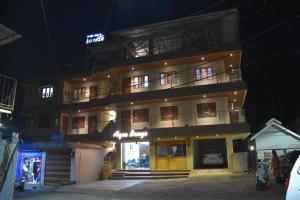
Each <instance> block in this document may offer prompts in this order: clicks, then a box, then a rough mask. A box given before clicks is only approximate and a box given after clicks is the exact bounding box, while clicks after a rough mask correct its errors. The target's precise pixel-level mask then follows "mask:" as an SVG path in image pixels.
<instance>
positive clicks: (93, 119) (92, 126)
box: [88, 116, 97, 133]
mask: <svg viewBox="0 0 300 200" xmlns="http://www.w3.org/2000/svg"><path fill="white" fill-rule="evenodd" d="M88 129H89V130H88V131H89V133H96V132H97V116H89V126H88Z"/></svg>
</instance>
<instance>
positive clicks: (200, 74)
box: [195, 67, 213, 81]
mask: <svg viewBox="0 0 300 200" xmlns="http://www.w3.org/2000/svg"><path fill="white" fill-rule="evenodd" d="M204 79H207V80H212V79H213V69H212V67H201V68H196V69H195V80H196V81H200V80H204Z"/></svg>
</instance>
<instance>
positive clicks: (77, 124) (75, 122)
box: [72, 117, 85, 129]
mask: <svg viewBox="0 0 300 200" xmlns="http://www.w3.org/2000/svg"><path fill="white" fill-rule="evenodd" d="M84 127H85V117H73V119H72V129H78V128H84Z"/></svg>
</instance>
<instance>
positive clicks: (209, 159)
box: [203, 151, 224, 165]
mask: <svg viewBox="0 0 300 200" xmlns="http://www.w3.org/2000/svg"><path fill="white" fill-rule="evenodd" d="M203 164H204V165H221V164H224V158H223V155H222V154H221V153H220V152H219V151H207V152H206V153H205V154H204V155H203Z"/></svg>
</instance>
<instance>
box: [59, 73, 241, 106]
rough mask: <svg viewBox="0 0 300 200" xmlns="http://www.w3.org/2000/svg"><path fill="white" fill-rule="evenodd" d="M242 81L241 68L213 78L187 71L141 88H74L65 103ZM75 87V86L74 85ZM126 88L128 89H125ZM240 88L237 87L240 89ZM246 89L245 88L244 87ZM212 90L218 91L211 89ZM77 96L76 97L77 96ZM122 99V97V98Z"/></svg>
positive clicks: (155, 80)
mask: <svg viewBox="0 0 300 200" xmlns="http://www.w3.org/2000/svg"><path fill="white" fill-rule="evenodd" d="M241 81H242V77H241V71H240V69H233V70H229V71H227V72H222V73H217V74H213V76H212V79H211V80H209V79H201V78H200V79H199V80H195V79H194V77H193V74H191V73H186V74H179V73H178V74H177V82H176V84H173V83H172V81H171V82H170V84H166V85H161V79H160V78H154V79H151V80H149V81H148V83H147V87H141V88H139V87H138V86H137V85H136V84H134V83H132V82H130V86H129V88H124V87H123V88H122V86H121V85H120V84H111V86H108V87H107V88H98V89H97V93H95V92H94V93H92V92H91V87H90V88H89V87H86V88H85V89H84V91H81V92H80V95H79V94H78V91H77V94H76V95H75V94H74V90H73V92H72V90H69V92H67V93H66V89H64V91H65V95H64V99H63V103H64V104H70V103H84V102H90V101H94V102H95V101H97V100H101V99H106V100H107V101H105V102H108V101H109V102H110V103H116V102H115V100H116V101H117V100H118V99H119V98H113V97H114V96H116V97H117V96H118V97H121V96H122V95H124V94H125V95H127V94H133V93H134V94H137V93H144V92H152V91H163V90H168V89H172V90H174V89H177V88H191V87H195V88H196V87H199V86H209V85H214V86H216V87H217V88H220V87H221V86H223V85H224V83H238V82H241ZM73 88H74V87H73ZM124 89H126V91H125V90H124ZM239 89H240V88H237V90H239ZM244 89H245V88H244ZM211 91H212V92H216V91H213V90H211ZM75 97H76V98H75ZM121 99H122V98H121Z"/></svg>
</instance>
